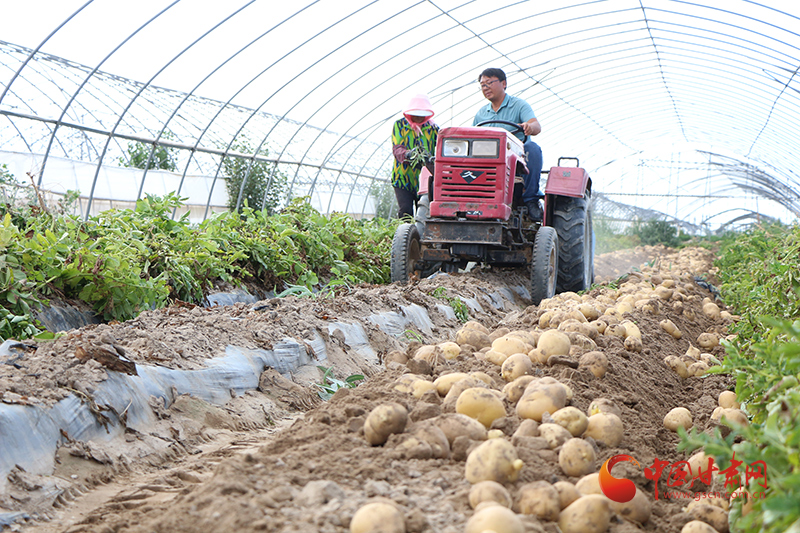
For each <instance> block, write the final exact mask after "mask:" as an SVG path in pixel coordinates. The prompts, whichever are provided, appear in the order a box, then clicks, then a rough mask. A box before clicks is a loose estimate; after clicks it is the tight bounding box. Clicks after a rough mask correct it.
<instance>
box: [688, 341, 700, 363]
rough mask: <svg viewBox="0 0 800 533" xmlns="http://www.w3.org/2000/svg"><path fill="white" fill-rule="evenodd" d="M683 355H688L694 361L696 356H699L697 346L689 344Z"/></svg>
mask: <svg viewBox="0 0 800 533" xmlns="http://www.w3.org/2000/svg"><path fill="white" fill-rule="evenodd" d="M685 355H688V356H689V357H691V358H692V359H694V360H695V361H696V360H697V358H698V357H700V350H699V349H698V348H697V346H694V345H692V344H690V345H689V348H687V349H686V354H685Z"/></svg>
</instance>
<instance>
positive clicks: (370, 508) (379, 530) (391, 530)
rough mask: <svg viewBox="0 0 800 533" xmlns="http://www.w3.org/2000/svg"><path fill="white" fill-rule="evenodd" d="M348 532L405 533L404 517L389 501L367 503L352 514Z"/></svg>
mask: <svg viewBox="0 0 800 533" xmlns="http://www.w3.org/2000/svg"><path fill="white" fill-rule="evenodd" d="M350 533H406V519H405V517H404V516H403V513H402V512H400V510H399V509H398V508H397V507H396V506H394V505H392V504H391V503H388V502H373V503H368V504H366V505H364V506H363V507H361V508H360V509H359V510H358V511H356V514H354V515H353V518H352V519H351V520H350Z"/></svg>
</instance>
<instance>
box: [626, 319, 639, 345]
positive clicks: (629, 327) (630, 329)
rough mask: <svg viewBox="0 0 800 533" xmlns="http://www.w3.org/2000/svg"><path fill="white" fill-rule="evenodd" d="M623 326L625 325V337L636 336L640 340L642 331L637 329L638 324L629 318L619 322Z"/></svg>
mask: <svg viewBox="0 0 800 533" xmlns="http://www.w3.org/2000/svg"><path fill="white" fill-rule="evenodd" d="M621 324H622V325H623V326H625V338H626V339H627V338H629V337H636V338H637V339H639V340H640V341H641V340H642V332H641V331H640V330H639V326H637V325H636V324H634V323H633V322H631V321H630V320H623V321H622V322H621Z"/></svg>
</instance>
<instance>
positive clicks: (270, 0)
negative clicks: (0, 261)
mask: <svg viewBox="0 0 800 533" xmlns="http://www.w3.org/2000/svg"><path fill="white" fill-rule="evenodd" d="M798 32H800V4H798V3H797V2H786V1H780V2H779V1H777V0H772V1H761V2H758V1H748V0H698V1H681V0H595V1H564V0H555V1H553V2H534V1H511V0H491V1H488V0H433V1H430V0H392V1H388V0H372V1H369V0H316V1H308V0H298V1H297V2H277V1H275V0H249V1H243V0H229V1H226V2H219V1H213V0H172V1H168V0H138V1H137V2H119V1H114V0H88V1H87V0H26V1H25V2H6V5H4V14H3V17H2V19H0V164H5V165H6V167H5V168H6V171H4V174H3V175H4V179H7V178H8V176H9V175H10V176H13V177H14V179H16V180H17V181H18V182H20V183H31V181H33V182H34V183H36V184H37V185H38V186H39V187H40V188H41V189H42V190H43V191H47V192H48V193H49V194H50V195H51V196H52V197H54V198H56V197H58V195H61V194H64V193H66V192H67V191H78V192H79V194H80V198H79V202H78V204H79V209H80V214H81V215H82V216H89V215H91V214H95V213H97V212H99V211H102V210H104V209H108V208H110V207H130V206H132V205H133V202H135V201H136V199H137V198H140V197H142V196H144V195H145V194H158V195H163V194H165V193H167V192H170V191H176V192H177V193H178V194H179V195H180V196H182V197H185V198H187V200H186V202H185V203H186V207H185V210H186V211H188V212H189V217H190V220H192V221H200V220H203V219H204V218H207V217H208V216H210V215H211V213H213V212H217V211H221V210H225V209H228V206H229V204H230V203H231V202H232V201H233V200H234V199H230V198H229V195H228V192H227V190H226V187H225V180H228V179H229V178H230V173H231V172H230V168H231V165H230V164H229V163H230V162H231V161H237V162H239V163H241V164H242V165H243V168H246V169H248V170H247V171H246V172H248V173H249V172H250V170H249V169H253V168H263V169H266V172H267V174H268V176H267V184H268V187H270V188H271V189H272V190H273V191H277V192H279V193H280V194H281V197H282V198H283V199H284V201H285V199H287V198H290V197H302V196H308V197H309V198H310V201H311V203H312V205H313V206H314V207H315V208H316V209H318V210H319V211H321V212H325V213H326V212H331V211H343V212H348V213H351V214H353V215H354V216H357V217H370V216H375V215H376V214H378V215H380V214H381V213H379V212H378V211H379V208H380V201H379V200H380V197H381V195H382V194H384V195H385V192H386V191H387V190H388V191H389V192H391V189H390V187H389V184H388V180H389V176H390V172H391V165H392V154H391V146H390V140H389V135H390V133H391V127H392V123H393V122H394V121H395V120H396V119H397V118H399V117H400V116H401V114H400V112H401V110H402V108H403V106H405V105H406V103H407V102H408V101H409V99H410V98H411V97H413V96H414V95H415V94H418V93H424V94H427V95H428V96H429V97H430V99H431V101H432V103H433V106H434V110H435V112H436V116H435V121H436V122H437V123H438V124H439V126H441V127H447V126H460V125H471V124H472V118H473V117H474V114H475V111H476V110H477V109H478V108H479V107H480V106H482V105H484V103H485V100H484V98H483V96H482V94H481V93H480V91H479V88H478V83H477V79H478V75H479V74H480V72H481V71H482V70H483V69H484V68H487V67H499V68H502V69H503V70H504V71H505V72H506V74H507V76H508V92H509V94H512V95H514V96H519V97H521V98H524V99H525V100H527V101H528V102H529V103H530V104H531V105H532V106H533V109H534V111H535V112H536V115H537V117H538V118H539V121H540V122H541V124H542V133H541V134H540V135H539V136H537V137H536V139H535V140H536V142H537V143H538V144H539V145H540V146H542V148H543V152H544V161H545V168H549V167H550V166H554V165H556V164H557V162H558V158H559V157H577V158H578V159H579V161H580V165H581V166H582V167H584V168H586V169H587V170H588V172H589V174H590V175H591V176H592V179H593V190H594V201H595V206H594V209H595V212H596V213H597V214H598V215H602V216H605V217H608V218H609V219H611V220H616V221H620V222H622V223H624V222H627V221H631V220H635V219H640V220H641V219H645V220H646V219H653V218H656V219H666V220H670V221H674V222H675V223H677V224H679V225H681V226H682V227H683V228H684V229H685V230H687V231H690V232H701V231H713V230H718V229H720V228H728V227H735V226H739V225H742V224H749V223H752V222H754V221H757V220H763V219H780V220H783V221H786V222H791V221H793V220H795V219H796V217H797V216H798V215H800V174H798V167H800V165H798V163H800V130H799V129H798V127H797V125H798V122H799V121H798V115H800V80H799V79H798V70H800V34H799V33H798ZM136 148H138V149H140V150H141V151H142V153H143V154H144V158H145V160H149V161H152V160H153V159H158V158H159V157H161V156H164V155H165V154H166V157H167V158H168V164H167V165H164V166H162V167H161V168H151V169H149V170H145V169H143V168H137V165H136V164H134V163H133V162H132V160H131V154H132V153H133V150H135V149H136ZM226 162H227V164H226ZM138 166H139V167H144V168H147V167H149V166H152V165H149V164H144V165H142V164H139V165H138ZM0 168H1V167H0ZM246 175H248V176H249V175H250V174H247V173H246ZM235 200H239V198H237V199H235ZM264 202H266V196H265V197H264ZM262 205H264V204H262ZM252 207H257V208H258V207H261V206H252ZM177 214H180V212H179V213H177Z"/></svg>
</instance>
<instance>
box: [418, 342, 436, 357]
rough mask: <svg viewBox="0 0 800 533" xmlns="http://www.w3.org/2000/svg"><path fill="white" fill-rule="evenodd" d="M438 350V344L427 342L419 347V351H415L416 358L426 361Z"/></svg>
mask: <svg viewBox="0 0 800 533" xmlns="http://www.w3.org/2000/svg"><path fill="white" fill-rule="evenodd" d="M434 352H436V346H434V345H432V344H426V345H424V346H420V347H419V348H417V351H415V352H414V359H422V360H424V361H428V360H429V359H430V358H431V357H432V354H433V353H434Z"/></svg>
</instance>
